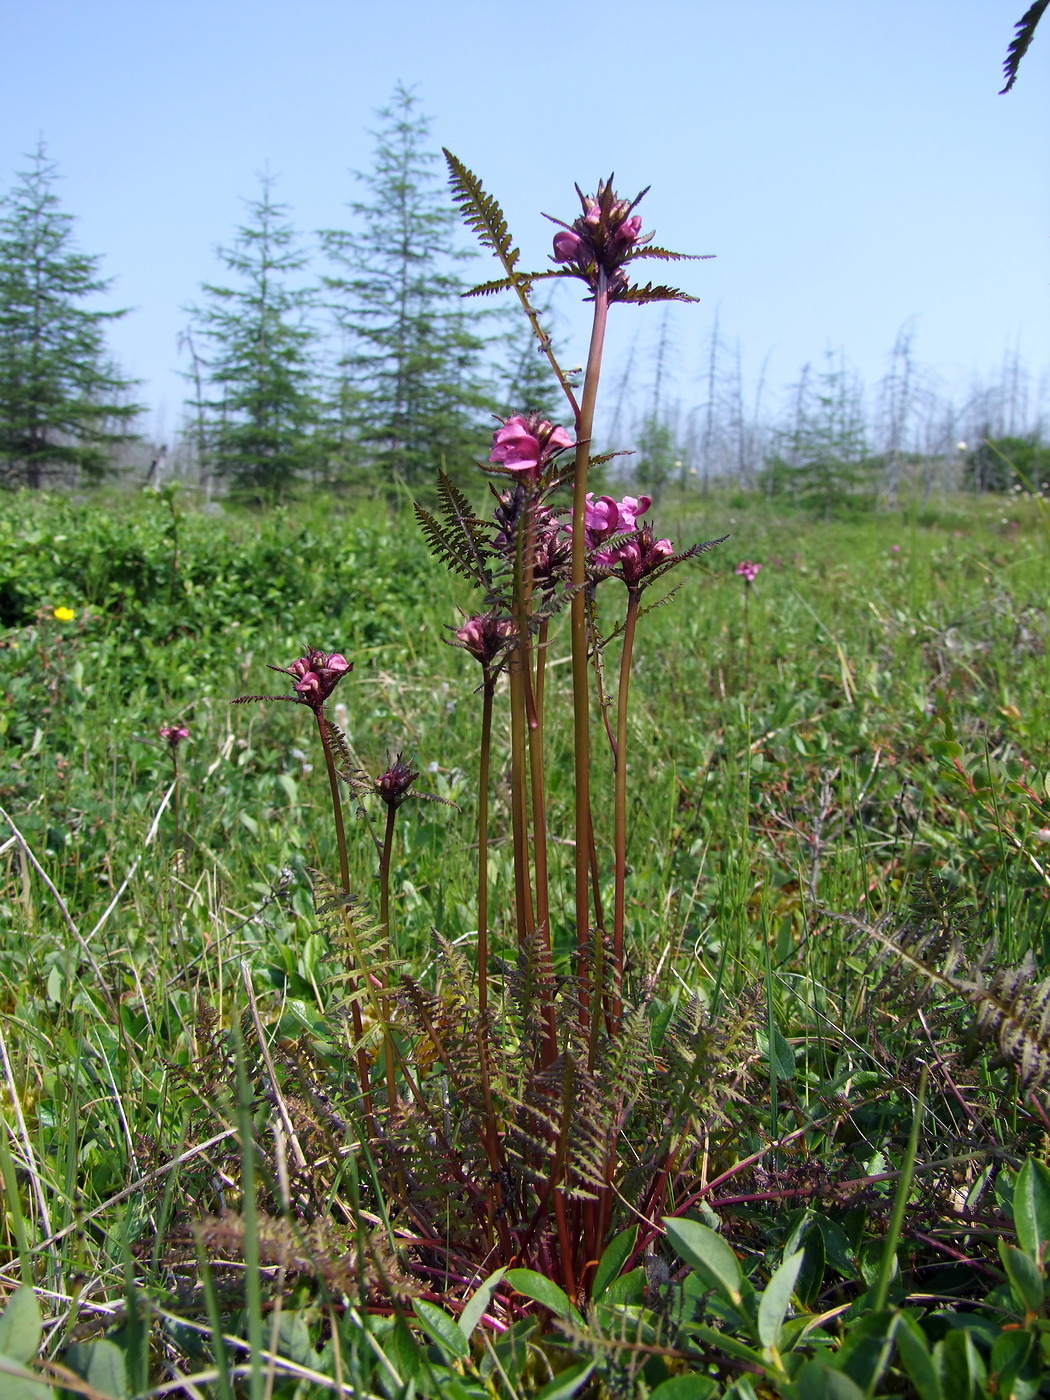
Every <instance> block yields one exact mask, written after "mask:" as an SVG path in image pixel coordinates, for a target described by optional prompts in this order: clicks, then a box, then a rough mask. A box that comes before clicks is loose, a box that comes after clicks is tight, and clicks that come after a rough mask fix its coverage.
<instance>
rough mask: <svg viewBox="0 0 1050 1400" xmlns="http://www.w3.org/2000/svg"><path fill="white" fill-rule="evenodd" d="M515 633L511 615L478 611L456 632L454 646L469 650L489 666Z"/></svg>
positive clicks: (483, 664)
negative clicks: (500, 615) (502, 615)
mask: <svg viewBox="0 0 1050 1400" xmlns="http://www.w3.org/2000/svg"><path fill="white" fill-rule="evenodd" d="M513 635H514V624H513V623H512V622H511V620H510V618H509V617H497V616H496V614H495V613H491V612H489V613H478V614H477V616H475V617H468V618H467V620H466V622H465V623H464V624H463V626H462V627H461V628H460V629H459V630H458V631H457V633H456V640H455V641H454V642H453V643H452V645H453V646H460V647H462V648H463V650H464V651H469V652H470V654H471V656H473V657H474V659H475V660H476V661H480V662H481V664H482V666H485V667H489V666H491V665H492V663H493V661H495V659H496V657H497V656H498V655H499V654H500V652H501V651H503V649H504V648H505V647H506V645H507V643H508V642H509V641H510V639H511V637H513Z"/></svg>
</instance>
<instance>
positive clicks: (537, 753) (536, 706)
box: [521, 504, 558, 1067]
mask: <svg viewBox="0 0 1050 1400" xmlns="http://www.w3.org/2000/svg"><path fill="white" fill-rule="evenodd" d="M524 534H525V540H524V548H523V559H522V578H521V584H522V598H523V607H522V612H523V615H524V621H525V624H526V631H525V634H524V637H523V642H522V672H523V676H524V681H525V720H526V726H527V734H528V745H529V790H530V793H531V796H532V861H533V867H534V870H535V878H536V932H537V934H538V935H539V939H540V944H541V947H542V949H543V951H544V953H545V954H547V957H546V962H547V965H548V968H549V967H551V966H552V959H551V957H550V954H551V923H550V892H549V883H548V876H547V799H546V785H545V780H544V766H543V714H542V709H541V685H542V654H541V657H540V660H539V661H538V662H537V676H536V680H535V682H534V681H533V674H532V636H531V632H530V630H529V628H528V622H529V619H530V618H531V616H532V586H533V584H532V575H533V564H534V562H535V553H536V527H535V520H534V519H533V513H532V510H531V504H530V509H529V513H528V516H527V519H526V525H525V532H524ZM554 993H555V988H554V984H553V982H552V981H549V980H545V984H544V988H543V1012H544V1020H545V1022H546V1027H547V1031H546V1037H545V1040H546V1044H545V1045H544V1050H543V1056H542V1062H543V1065H544V1066H545V1067H546V1066H547V1065H550V1064H553V1063H554V1061H555V1060H556V1059H557V1058H558V1032H557V1026H556V1019H555V1006H554Z"/></svg>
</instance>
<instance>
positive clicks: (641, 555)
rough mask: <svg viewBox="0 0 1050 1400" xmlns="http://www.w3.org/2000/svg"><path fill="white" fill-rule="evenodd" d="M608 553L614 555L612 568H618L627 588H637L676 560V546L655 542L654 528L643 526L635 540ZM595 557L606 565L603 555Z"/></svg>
mask: <svg viewBox="0 0 1050 1400" xmlns="http://www.w3.org/2000/svg"><path fill="white" fill-rule="evenodd" d="M606 553H610V554H612V556H613V558H612V560H611V563H610V567H612V566H615V567H616V570H617V573H618V574H619V576H620V578H622V579H623V581H624V583H626V585H627V587H628V588H636V587H637V586H638V585H639V584H640V583H641V582H642V581H643V580H644V579H647V578H648V577H649V576H650V575H651V574H653V573H655V572H656V571H657V570H658V569H660V568H661V566H662V565H664V564H666V563H667V561H668V560H669V559H673V558H674V545H673V544H672V543H671V541H670V540H654V539H653V527H652V526H651V525H642V526H640V528H639V529H638V532H637V534H636V535H635V536H634V538H633V539H630V540H627V541H626V542H625V543H624V544H622V545H620V547H619V549H615V550H610V551H606ZM594 557H595V560H596V561H600V562H602V563H605V560H604V559H603V558H602V555H601V554H596V555H595V556H594Z"/></svg>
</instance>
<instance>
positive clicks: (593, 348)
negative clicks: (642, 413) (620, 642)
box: [572, 272, 609, 1016]
mask: <svg viewBox="0 0 1050 1400" xmlns="http://www.w3.org/2000/svg"><path fill="white" fill-rule="evenodd" d="M608 314H609V290H608V286H607V284H606V278H605V274H604V272H600V273H599V280H598V286H597V288H596V289H595V293H594V320H593V323H592V326H591V343H590V348H589V350H588V354H587V371H586V375H585V377H584V381H583V401H582V403H581V405H580V411H579V413H578V415H577V417H576V471H575V476H574V480H573V493H572V519H573V531H572V582H573V587H574V588H575V590H576V591H575V593H574V594H573V599H572V714H573V749H574V758H575V778H576V822H575V833H574V834H575V837H576V886H575V897H576V944H577V947H578V948H579V950H580V954H581V956H582V957H584V958H585V957H586V953H587V945H588V941H589V938H590V873H591V871H590V848H589V838H590V831H591V736H590V686H589V684H588V679H589V678H588V674H587V670H588V667H587V599H586V596H585V590H584V587H583V585H584V582H585V580H586V577H587V549H586V538H585V531H584V522H585V520H586V518H587V469H588V467H589V465H590V450H591V432H592V430H593V427H594V407H595V403H596V401H597V397H598V379H599V377H600V374H601V364H602V347H603V345H604V343H605V326H606V322H607V320H608ZM591 1014H592V1016H595V1015H597V1014H598V1008H597V1007H596V1006H592V1009H591Z"/></svg>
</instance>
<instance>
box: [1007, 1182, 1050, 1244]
mask: <svg viewBox="0 0 1050 1400" xmlns="http://www.w3.org/2000/svg"><path fill="white" fill-rule="evenodd" d="M1014 1228H1015V1229H1016V1231H1017V1243H1018V1244H1019V1245H1020V1246H1021V1248H1022V1249H1023V1250H1024V1252H1025V1253H1026V1254H1027V1255H1028V1257H1029V1258H1030V1259H1034V1260H1035V1262H1036V1263H1037V1264H1039V1265H1041V1264H1042V1263H1043V1259H1044V1256H1045V1254H1046V1246H1047V1242H1048V1241H1050V1169H1048V1168H1047V1167H1046V1166H1045V1165H1044V1163H1042V1162H1038V1161H1036V1159H1035V1158H1034V1157H1029V1158H1028V1160H1027V1161H1026V1162H1025V1163H1024V1164H1023V1165H1022V1167H1021V1170H1020V1171H1019V1172H1018V1173H1017V1176H1016V1177H1015V1178H1014Z"/></svg>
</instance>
